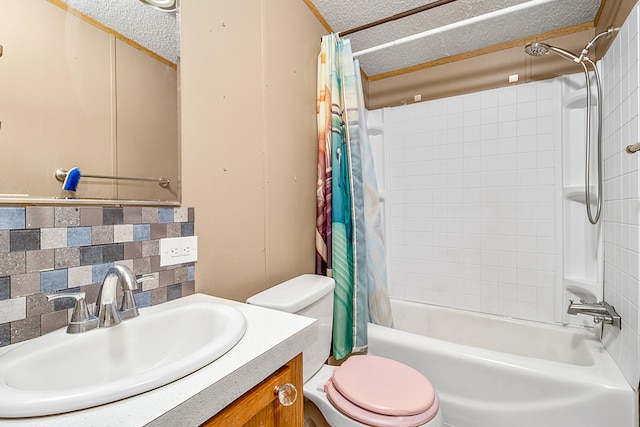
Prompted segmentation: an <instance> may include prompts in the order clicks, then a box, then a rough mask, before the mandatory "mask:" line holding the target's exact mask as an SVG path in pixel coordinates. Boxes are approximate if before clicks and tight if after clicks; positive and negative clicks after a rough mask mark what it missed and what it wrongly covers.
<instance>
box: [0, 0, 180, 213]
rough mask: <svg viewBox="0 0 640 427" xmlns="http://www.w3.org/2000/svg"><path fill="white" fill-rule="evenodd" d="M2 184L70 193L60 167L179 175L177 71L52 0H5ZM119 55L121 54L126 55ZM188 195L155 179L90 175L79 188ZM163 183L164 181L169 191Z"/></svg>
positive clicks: (8, 190)
mask: <svg viewBox="0 0 640 427" xmlns="http://www.w3.org/2000/svg"><path fill="white" fill-rule="evenodd" d="M0 44H2V45H3V46H4V54H3V56H2V57H0V85H1V89H0V93H2V95H1V96H0V122H1V127H0V146H1V147H2V156H3V158H4V159H11V160H12V161H10V162H9V161H7V162H4V164H3V169H2V170H1V171H0V193H4V194H29V195H30V196H32V197H44V198H51V197H66V196H68V195H69V194H68V193H65V192H63V191H62V190H61V188H62V184H61V183H60V182H58V181H56V179H55V178H54V172H55V170H56V169H58V168H64V169H69V168H71V167H73V166H78V167H80V168H81V170H82V171H83V172H84V173H85V174H101V175H114V174H119V175H121V176H143V177H146V176H151V177H156V175H158V174H162V175H163V176H166V177H167V178H169V179H171V180H172V182H173V183H174V187H175V186H177V184H178V177H179V161H178V156H179V144H178V125H177V123H178V122H177V120H178V117H177V72H176V70H175V68H173V67H171V66H169V65H167V64H165V63H163V62H160V61H158V60H156V59H154V58H152V57H150V56H148V55H147V54H146V53H144V52H142V51H140V50H138V49H135V48H133V47H131V46H129V45H127V44H126V43H123V42H122V41H120V40H117V39H116V38H115V37H114V36H113V35H112V34H110V33H107V32H106V31H104V30H102V29H99V28H96V27H95V26H93V25H92V24H90V23H88V22H86V21H85V20H83V19H81V18H80V17H78V16H75V15H73V14H71V13H69V12H67V11H66V10H64V9H62V8H60V7H58V6H56V5H54V4H52V3H50V2H48V1H45V0H3V1H2V13H0ZM116 58H117V60H116ZM176 188H177V187H176ZM118 190H120V193H121V197H122V198H130V199H152V200H153V199H162V200H175V201H177V200H179V197H178V192H177V190H176V191H175V192H173V193H172V192H168V191H167V190H162V189H160V187H159V186H158V185H156V184H153V183H144V184H141V183H136V184H134V185H132V184H131V183H130V182H123V184H122V186H121V187H120V188H119V189H118V188H117V187H116V186H114V185H112V183H111V181H109V180H100V181H98V180H89V179H88V178H87V179H83V180H81V184H80V186H79V187H78V193H77V196H78V197H87V198H96V197H100V198H109V199H114V198H118V193H117V191H118ZM159 190H160V191H159Z"/></svg>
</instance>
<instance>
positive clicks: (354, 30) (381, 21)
mask: <svg viewBox="0 0 640 427" xmlns="http://www.w3.org/2000/svg"><path fill="white" fill-rule="evenodd" d="M454 1H457V0H437V1H434V2H431V3H429V4H425V5H422V6H418V7H415V8H413V9H409V10H407V11H404V12H400V13H397V14H395V15H393V16H389V17H388V18H382V19H379V20H377V21H373V22H369V23H368V24H364V25H360V26H359V27H355V28H352V29H350V30H346V31H340V32H339V33H338V35H339V36H340V37H344V36H346V35H349V34H353V33H357V32H358V31H362V30H366V29H369V28H372V27H377V26H378V25H382V24H386V23H387V22H391V21H396V20H398V19H402V18H406V17H407V16H411V15H415V14H416V13H420V12H424V11H426V10H429V9H434V8H436V7H438V6H444V5H445V4H448V3H453V2H454Z"/></svg>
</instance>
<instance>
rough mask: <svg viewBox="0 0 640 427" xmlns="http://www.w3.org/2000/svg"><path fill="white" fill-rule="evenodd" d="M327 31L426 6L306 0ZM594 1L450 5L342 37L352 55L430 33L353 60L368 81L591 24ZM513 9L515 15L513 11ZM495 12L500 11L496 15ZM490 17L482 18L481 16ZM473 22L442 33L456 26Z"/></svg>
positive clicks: (499, 0)
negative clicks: (329, 28) (457, 23)
mask: <svg viewBox="0 0 640 427" xmlns="http://www.w3.org/2000/svg"><path fill="white" fill-rule="evenodd" d="M310 1H311V2H312V3H313V5H314V7H315V8H316V9H317V10H318V12H319V13H320V14H321V15H322V16H323V17H324V19H325V20H326V21H327V23H328V24H329V25H330V26H331V28H332V29H333V31H335V32H341V31H347V30H349V29H352V28H356V27H358V26H361V25H364V24H367V23H370V22H374V21H377V20H380V19H383V18H387V17H390V16H393V15H395V14H398V13H401V12H405V11H407V10H410V9H413V8H416V7H419V6H423V5H425V4H429V3H431V2H432V1H425V0H396V1H388V0H340V1H336V0H310ZM599 7H600V0H456V1H453V2H451V3H448V4H444V5H441V6H438V7H435V8H433V9H430V10H427V11H424V12H421V13H418V14H415V15H412V16H409V17H406V18H402V19H399V20H396V21H392V22H389V23H386V24H382V25H379V26H376V27H373V28H370V29H366V30H363V31H359V32H357V33H353V34H349V35H347V36H345V38H348V39H350V40H351V47H352V49H353V51H354V52H356V53H357V52H359V51H363V50H364V49H369V48H372V47H374V46H378V45H381V44H384V43H388V42H392V41H394V40H398V39H402V38H404V37H408V36H412V35H415V34H419V33H422V32H425V31H429V30H434V31H432V32H433V34H430V35H428V36H426V37H424V38H421V39H418V40H414V41H410V42H407V43H403V44H400V45H396V46H392V47H388V48H385V49H382V50H378V51H376V52H372V53H367V54H363V55H356V56H357V57H358V59H359V60H360V66H361V67H362V69H363V70H364V71H365V73H367V75H369V76H375V75H379V74H384V73H388V72H392V71H396V70H400V69H403V68H407V67H412V66H415V65H419V64H424V63H427V62H431V61H434V60H437V59H441V58H446V57H449V56H452V55H457V54H461V53H465V52H470V51H474V50H478V49H483V48H488V47H491V46H496V45H499V44H502V43H506V42H510V41H514V40H520V39H525V38H530V37H533V36H535V35H537V34H542V33H546V32H549V31H554V30H560V29H562V28H566V27H571V26H574V25H579V24H584V23H587V22H593V21H594V19H595V16H596V14H597V12H598V8H599ZM516 9H517V10H516ZM498 11H500V12H498ZM486 14H492V15H494V16H491V17H490V18H488V19H484V18H480V19H479V20H478V18H477V17H481V16H482V15H486ZM468 19H476V20H477V22H471V21H470V22H468V23H467V24H465V25H463V26H461V27H459V28H453V29H449V30H445V31H439V30H435V29H438V28H441V27H444V26H448V25H449V26H450V25H451V24H453V23H456V22H459V21H465V20H468Z"/></svg>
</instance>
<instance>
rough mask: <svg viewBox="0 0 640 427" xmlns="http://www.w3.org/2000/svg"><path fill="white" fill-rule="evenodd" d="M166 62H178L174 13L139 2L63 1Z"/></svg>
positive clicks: (108, 0)
mask: <svg viewBox="0 0 640 427" xmlns="http://www.w3.org/2000/svg"><path fill="white" fill-rule="evenodd" d="M62 1H63V2H64V3H66V4H67V5H68V6H71V7H72V8H74V9H76V10H78V11H80V12H82V13H83V14H85V15H87V16H89V17H91V18H93V19H95V20H96V21H98V22H100V23H102V24H103V25H105V26H107V27H109V28H111V29H112V30H114V31H117V32H118V33H120V34H122V35H123V36H125V37H127V38H129V39H131V40H133V41H135V42H136V43H138V44H140V45H141V46H144V47H146V48H147V49H149V50H150V51H152V52H154V53H155V54H157V55H159V56H161V57H163V58H164V59H166V60H168V61H170V62H173V63H174V64H175V63H177V61H178V54H179V41H178V22H177V18H176V14H175V13H167V12H162V11H160V10H158V9H156V8H153V7H150V6H147V5H145V4H143V3H142V2H140V1H138V0H62Z"/></svg>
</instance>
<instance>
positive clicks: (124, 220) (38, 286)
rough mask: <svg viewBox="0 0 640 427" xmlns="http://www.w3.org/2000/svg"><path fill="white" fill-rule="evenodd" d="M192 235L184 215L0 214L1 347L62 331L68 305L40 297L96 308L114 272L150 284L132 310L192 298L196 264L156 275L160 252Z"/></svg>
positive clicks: (142, 210) (127, 211)
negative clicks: (163, 243) (82, 296)
mask: <svg viewBox="0 0 640 427" xmlns="http://www.w3.org/2000/svg"><path fill="white" fill-rule="evenodd" d="M193 235H194V209H193V208H187V207H180V208H157V207H124V208H122V207H93V206H82V207H67V206H64V207H53V206H27V207H0V347H1V346H6V345H9V344H13V343H17V342H21V341H25V340H28V339H31V338H35V337H38V336H40V335H42V334H45V333H47V332H50V331H52V330H54V329H58V328H60V327H63V326H64V325H66V323H67V317H68V314H69V311H70V309H72V308H73V301H72V300H68V299H62V300H60V299H58V300H55V301H51V302H50V301H47V298H46V297H45V294H50V293H54V292H61V291H62V292H64V291H74V290H75V291H78V290H80V291H84V292H86V294H87V303H88V304H92V303H95V301H96V298H97V294H98V289H99V287H100V284H101V283H102V280H103V279H104V276H105V274H106V270H107V269H108V268H109V267H111V266H112V265H114V264H122V265H125V266H127V267H129V268H130V269H131V270H132V271H133V273H134V274H135V275H136V276H141V275H151V276H152V277H153V279H152V280H146V281H144V282H142V283H141V284H140V285H139V289H138V290H137V291H135V293H134V296H135V299H136V303H137V304H138V307H146V306H150V305H156V304H160V303H163V302H166V301H169V300H172V299H176V298H180V297H181V296H186V295H189V294H192V293H194V290H195V282H194V273H195V266H194V264H193V263H189V264H178V265H173V266H168V267H160V249H159V248H160V245H159V241H160V239H162V238H166V237H181V236H193Z"/></svg>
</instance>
